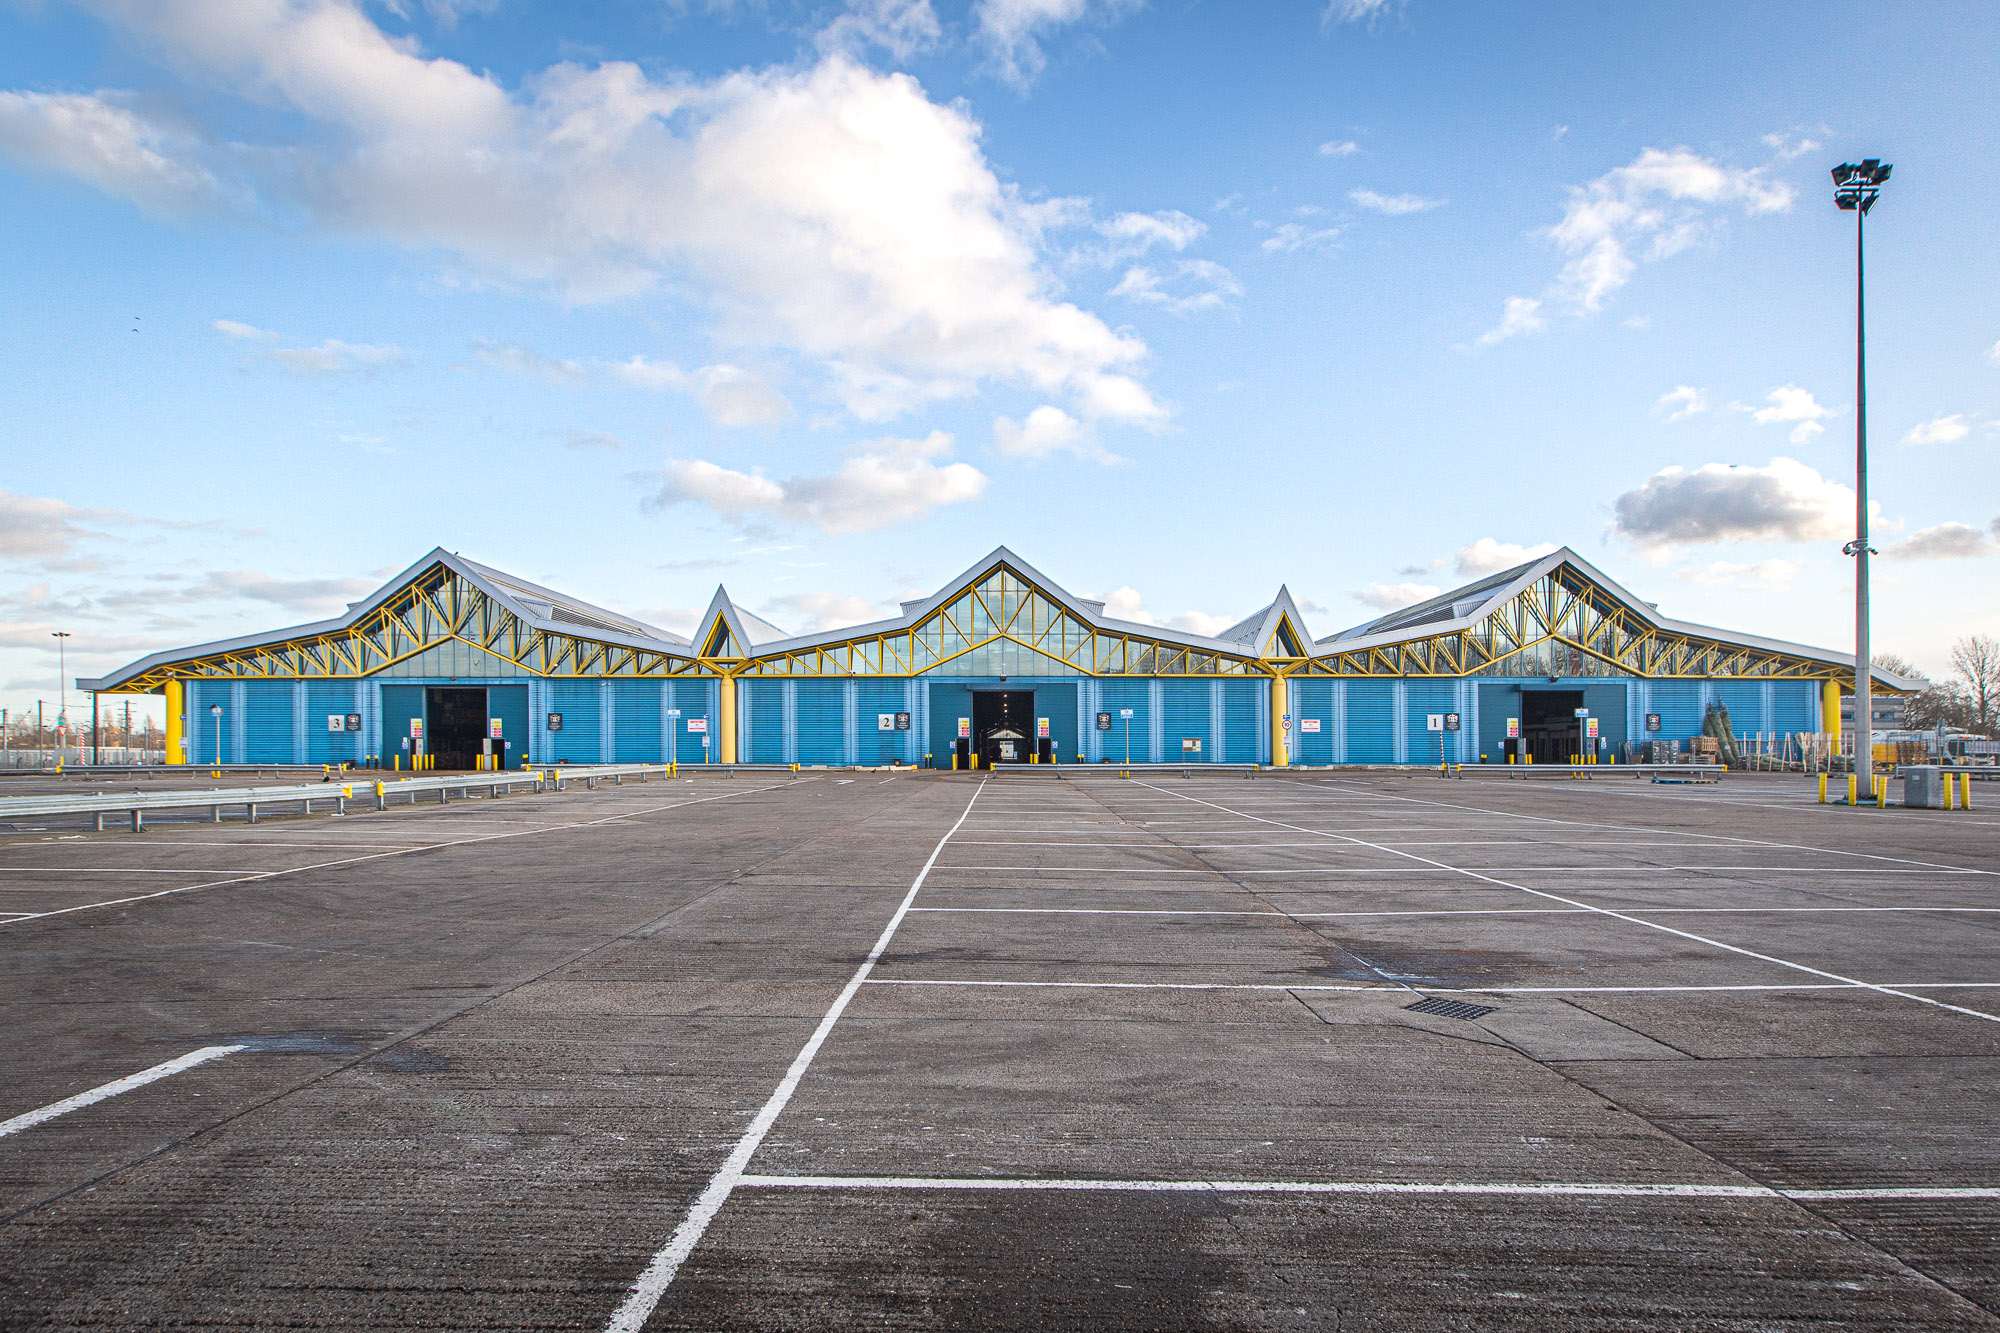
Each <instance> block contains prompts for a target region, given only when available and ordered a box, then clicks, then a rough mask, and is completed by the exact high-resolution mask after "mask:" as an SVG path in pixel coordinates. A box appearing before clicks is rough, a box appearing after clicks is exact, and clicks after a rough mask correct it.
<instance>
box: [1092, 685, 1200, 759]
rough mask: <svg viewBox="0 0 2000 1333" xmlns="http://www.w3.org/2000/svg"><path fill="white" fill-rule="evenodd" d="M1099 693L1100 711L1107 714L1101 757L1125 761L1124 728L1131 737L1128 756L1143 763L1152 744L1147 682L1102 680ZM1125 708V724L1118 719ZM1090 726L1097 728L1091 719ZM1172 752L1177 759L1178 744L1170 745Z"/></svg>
mask: <svg viewBox="0 0 2000 1333" xmlns="http://www.w3.org/2000/svg"><path fill="white" fill-rule="evenodd" d="M1102 690H1103V693H1102V695H1101V697H1102V698H1103V700H1104V711H1105V712H1107V713H1109V714H1111V730H1109V731H1107V732H1105V733H1104V757H1105V758H1106V759H1109V760H1110V761H1111V762H1112V763H1114V764H1122V763H1124V762H1125V761H1126V759H1127V757H1128V756H1127V752H1126V739H1125V736H1126V728H1128V727H1129V728H1130V729H1131V737H1132V739H1131V752H1130V755H1129V757H1130V759H1131V761H1132V762H1133V763H1135V764H1143V763H1145V762H1146V756H1147V755H1148V754H1149V753H1151V751H1152V745H1153V742H1152V730H1151V728H1152V725H1153V713H1152V707H1151V705H1150V704H1149V702H1148V700H1149V698H1150V696H1151V694H1152V688H1151V684H1150V682H1148V681H1146V680H1145V679H1143V678H1136V679H1135V678H1133V677H1130V676H1119V677H1114V678H1112V679H1109V680H1106V681H1105V682H1104V683H1103V686H1102ZM1126 708H1129V709H1131V710H1132V719H1131V721H1129V722H1128V721H1126V720H1125V719H1124V718H1122V717H1120V716H1119V711H1120V710H1121V709H1126ZM1091 725H1092V726H1096V725H1097V722H1096V720H1095V719H1092V721H1091ZM1174 751H1175V754H1174V757H1175V758H1176V759H1178V758H1179V757H1180V753H1179V752H1180V743H1179V742H1178V741H1176V742H1175V743H1174Z"/></svg>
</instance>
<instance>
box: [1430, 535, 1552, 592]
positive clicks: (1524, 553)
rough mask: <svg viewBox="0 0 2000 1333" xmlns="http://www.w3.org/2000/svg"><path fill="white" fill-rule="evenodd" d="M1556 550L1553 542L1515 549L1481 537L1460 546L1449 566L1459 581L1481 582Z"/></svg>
mask: <svg viewBox="0 0 2000 1333" xmlns="http://www.w3.org/2000/svg"><path fill="white" fill-rule="evenodd" d="M1555 549H1556V548H1555V543H1553V542H1537V543H1535V544H1534V545H1533V546H1516V545H1514V544H1513V543H1512V542H1503V541H1495V540H1494V539H1493V538H1491V537H1481V538H1480V539H1479V540H1478V541H1476V542H1473V543H1472V544H1471V545H1469V546H1461V547H1459V548H1458V553H1457V554H1456V555H1455V556H1453V557H1452V563H1453V565H1454V566H1455V567H1456V568H1457V570H1458V575H1459V577H1460V578H1466V579H1483V578H1485V577H1486V576H1487V575H1488V574H1498V573H1499V572H1500V571H1501V570H1503V569H1512V568H1514V566H1516V565H1525V564H1527V563H1528V562H1529V561H1530V560H1539V559H1541V558H1542V557H1543V556H1545V555H1547V554H1549V553H1550V552H1551V551H1553V550H1555ZM1415 600H1417V601H1422V600H1423V599H1422V598H1417V599H1415Z"/></svg>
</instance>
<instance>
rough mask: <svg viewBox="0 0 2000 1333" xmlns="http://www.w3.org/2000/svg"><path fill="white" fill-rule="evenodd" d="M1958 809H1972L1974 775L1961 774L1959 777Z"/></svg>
mask: <svg viewBox="0 0 2000 1333" xmlns="http://www.w3.org/2000/svg"><path fill="white" fill-rule="evenodd" d="M1958 808H1959V809H1961V810H1970V809H1971V808H1972V774H1970V773H1960V774H1959V775H1958Z"/></svg>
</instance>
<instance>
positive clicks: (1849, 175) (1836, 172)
mask: <svg viewBox="0 0 2000 1333" xmlns="http://www.w3.org/2000/svg"><path fill="white" fill-rule="evenodd" d="M1860 170H1861V168H1859V167H1857V166H1855V165H1854V164H1853V163H1852V162H1843V163H1841V164H1840V165H1839V166H1837V167H1835V168H1834V169H1833V183H1834V184H1835V185H1845V184H1847V182H1849V181H1851V180H1853V179H1854V175H1855V173H1856V172H1858V171H1860Z"/></svg>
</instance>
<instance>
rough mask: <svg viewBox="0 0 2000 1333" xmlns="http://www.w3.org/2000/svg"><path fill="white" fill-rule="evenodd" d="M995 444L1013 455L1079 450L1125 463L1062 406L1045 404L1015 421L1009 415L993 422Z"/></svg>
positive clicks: (1100, 460)
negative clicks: (1021, 419)
mask: <svg viewBox="0 0 2000 1333" xmlns="http://www.w3.org/2000/svg"><path fill="white" fill-rule="evenodd" d="M993 447H994V448H995V449H997V450H998V451H999V452H1001V453H1003V454H1005V455H1007V456H1008V457H1010V458H1026V459H1029V460H1031V461H1036V462H1039V461H1041V460H1042V459H1045V458H1050V457H1053V456H1054V455H1056V454H1059V453H1069V454H1075V455H1076V456H1077V457H1078V458H1087V459H1089V460H1091V461H1092V462H1097V463H1122V462H1123V461H1125V460H1123V459H1121V458H1119V457H1118V456H1117V455H1115V454H1109V453H1106V452H1105V451H1104V448H1103V446H1101V445H1099V444H1098V443H1097V441H1096V439H1095V438H1093V437H1092V435H1091V433H1090V431H1089V430H1088V429H1087V428H1086V427H1085V426H1084V424H1083V423H1082V422H1080V421H1078V420H1077V419H1076V418H1075V417H1073V416H1071V415H1070V414H1069V413H1067V412H1065V411H1063V410H1062V409H1061V408H1060V407H1053V406H1050V405H1048V404H1043V405H1042V406H1041V407H1038V408H1036V409H1035V410H1034V411H1032V412H1030V413H1028V415H1027V418H1026V419H1025V420H1023V421H1022V422H1020V423H1019V424H1018V425H1017V424H1015V423H1014V422H1013V421H1012V420H1011V419H1009V418H1007V417H999V418H997V419H996V420H995V421H994V422H993Z"/></svg>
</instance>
